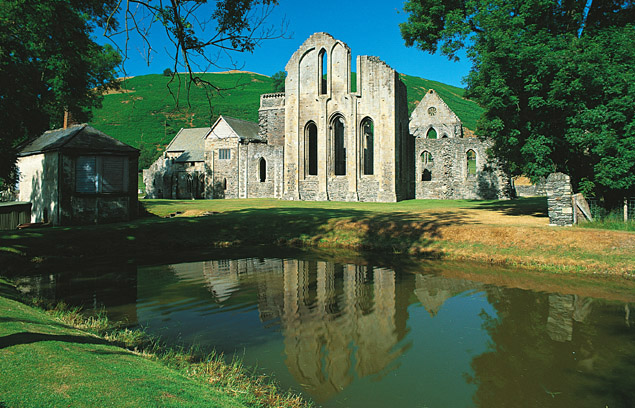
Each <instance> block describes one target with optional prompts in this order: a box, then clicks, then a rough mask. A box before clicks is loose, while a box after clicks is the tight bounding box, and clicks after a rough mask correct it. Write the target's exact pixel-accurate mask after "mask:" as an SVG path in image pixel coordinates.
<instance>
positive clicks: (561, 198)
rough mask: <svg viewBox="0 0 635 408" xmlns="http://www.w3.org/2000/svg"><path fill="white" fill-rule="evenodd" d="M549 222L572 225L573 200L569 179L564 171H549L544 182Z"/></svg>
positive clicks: (551, 223)
mask: <svg viewBox="0 0 635 408" xmlns="http://www.w3.org/2000/svg"><path fill="white" fill-rule="evenodd" d="M545 189H546V190H547V207H548V210H549V224H550V225H559V226H568V225H573V201H572V200H571V198H572V191H571V180H570V179H569V176H568V175H566V174H564V173H551V174H550V175H549V177H547V182H546V183H545Z"/></svg>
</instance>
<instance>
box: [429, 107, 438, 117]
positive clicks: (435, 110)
mask: <svg viewBox="0 0 635 408" xmlns="http://www.w3.org/2000/svg"><path fill="white" fill-rule="evenodd" d="M436 114H437V108H435V107H434V106H430V107H429V108H428V115H430V116H434V115H436Z"/></svg>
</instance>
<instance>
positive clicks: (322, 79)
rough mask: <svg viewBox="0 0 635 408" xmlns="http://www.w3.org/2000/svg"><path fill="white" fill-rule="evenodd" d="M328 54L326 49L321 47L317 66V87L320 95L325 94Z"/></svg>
mask: <svg viewBox="0 0 635 408" xmlns="http://www.w3.org/2000/svg"><path fill="white" fill-rule="evenodd" d="M328 72H329V71H328V55H327V54H326V50H324V49H322V50H321V51H320V55H319V67H318V76H319V82H318V85H319V86H318V89H319V94H320V95H326V87H327V83H328V81H327V79H328Z"/></svg>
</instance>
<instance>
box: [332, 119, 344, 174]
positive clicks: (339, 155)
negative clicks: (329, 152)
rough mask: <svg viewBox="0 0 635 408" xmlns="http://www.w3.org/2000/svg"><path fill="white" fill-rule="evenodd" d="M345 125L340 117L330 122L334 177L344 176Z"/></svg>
mask: <svg viewBox="0 0 635 408" xmlns="http://www.w3.org/2000/svg"><path fill="white" fill-rule="evenodd" d="M345 131H346V125H345V124H344V118H343V117H342V116H341V115H337V116H335V118H334V119H333V121H332V122H331V134H332V137H331V140H332V141H333V164H334V173H335V175H336V176H344V175H346V137H345Z"/></svg>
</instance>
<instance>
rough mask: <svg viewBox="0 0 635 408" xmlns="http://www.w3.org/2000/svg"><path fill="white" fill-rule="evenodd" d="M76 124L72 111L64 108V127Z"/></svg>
mask: <svg viewBox="0 0 635 408" xmlns="http://www.w3.org/2000/svg"><path fill="white" fill-rule="evenodd" d="M76 124H77V122H75V119H74V118H73V114H72V113H70V112H69V111H68V110H67V109H64V129H66V128H68V127H69V126H73V125H76Z"/></svg>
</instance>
